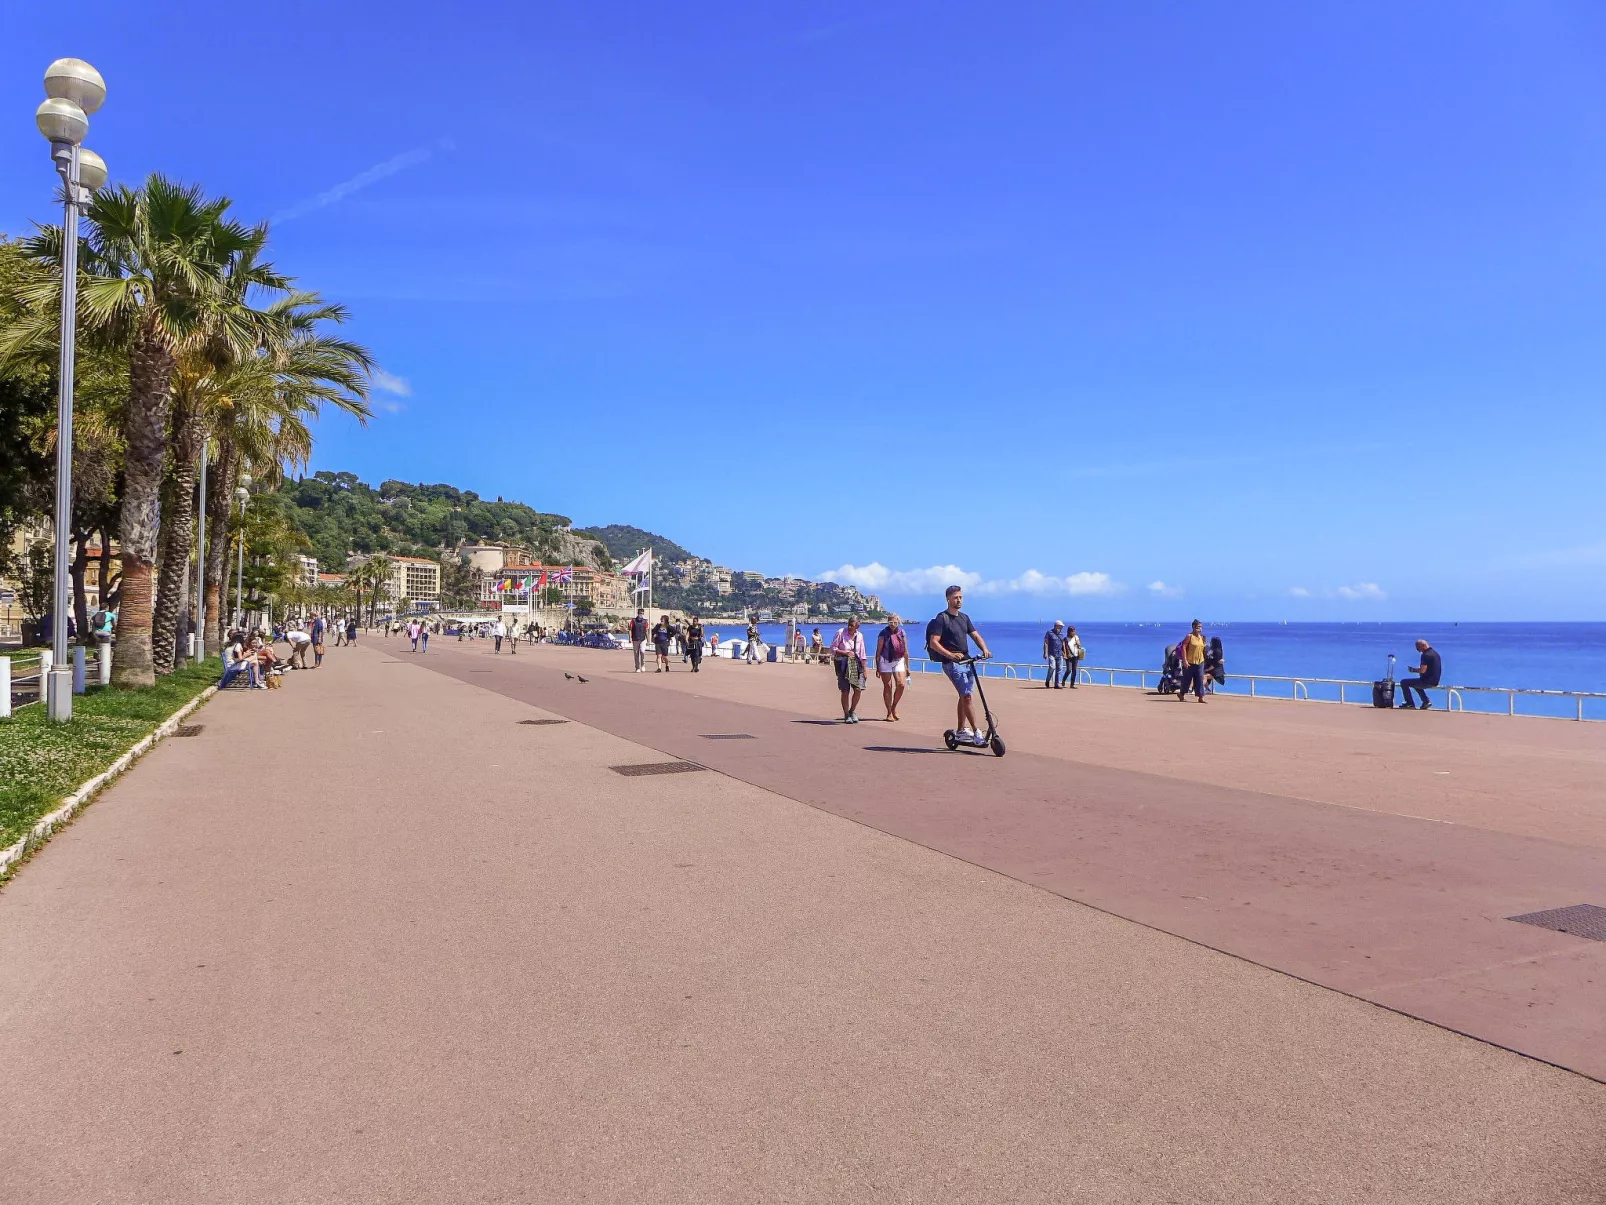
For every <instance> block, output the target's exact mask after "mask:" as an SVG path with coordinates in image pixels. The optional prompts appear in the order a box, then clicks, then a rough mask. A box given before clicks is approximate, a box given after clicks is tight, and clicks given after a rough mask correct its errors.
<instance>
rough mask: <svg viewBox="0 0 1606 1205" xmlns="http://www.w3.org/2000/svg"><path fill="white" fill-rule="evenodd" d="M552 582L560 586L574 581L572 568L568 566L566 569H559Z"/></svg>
mask: <svg viewBox="0 0 1606 1205" xmlns="http://www.w3.org/2000/svg"><path fill="white" fill-rule="evenodd" d="M553 580H554V581H556V582H558V583H559V584H560V585H562V584H564V583H567V582H572V581H573V580H574V568H573V567H572V566H570V567H568V568H564V569H559V570H558V571H557V573H556V574H555V575H554V578H553Z"/></svg>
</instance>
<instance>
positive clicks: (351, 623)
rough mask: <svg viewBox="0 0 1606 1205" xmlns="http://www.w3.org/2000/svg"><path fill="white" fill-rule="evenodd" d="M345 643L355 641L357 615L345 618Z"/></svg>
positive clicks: (354, 642) (353, 642)
mask: <svg viewBox="0 0 1606 1205" xmlns="http://www.w3.org/2000/svg"><path fill="white" fill-rule="evenodd" d="M346 643H347V644H356V643H357V617H356V616H355V615H353V616H352V617H351V618H350V619H348V620H346Z"/></svg>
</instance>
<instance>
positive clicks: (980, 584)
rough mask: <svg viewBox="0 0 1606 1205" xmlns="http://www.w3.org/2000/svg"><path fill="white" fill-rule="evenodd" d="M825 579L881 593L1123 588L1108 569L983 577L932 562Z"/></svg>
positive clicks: (839, 571) (862, 568) (874, 566)
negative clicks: (953, 588) (1055, 574)
mask: <svg viewBox="0 0 1606 1205" xmlns="http://www.w3.org/2000/svg"><path fill="white" fill-rule="evenodd" d="M820 577H821V578H822V579H823V580H825V581H832V582H840V583H842V584H843V585H846V586H857V587H858V588H859V589H861V590H865V591H874V592H876V593H881V594H940V593H941V592H942V591H944V590H946V589H947V588H948V587H949V586H963V587H965V589H967V590H969V591H971V592H972V593H975V594H1034V595H1051V594H1071V595H1080V594H1119V593H1120V592H1121V591H1122V590H1124V589H1125V587H1124V586H1122V585H1121V584H1120V583H1119V582H1115V581H1112V580H1111V579H1110V575H1109V574H1108V573H1072V574H1070V575H1068V576H1066V577H1053V576H1050V575H1049V574H1046V573H1041V572H1039V571H1038V570H1036V569H1028V570H1026V572H1024V573H1022V574H1021V575H1020V576H1019V577H1013V578H995V579H993V580H990V581H989V580H985V579H983V577H982V575H981V574H979V573H972V572H970V571H969V570H967V569H961V568H960V567H959V566H958V565H932V566H930V567H929V568H926V569H888V568H887V567H886V566H885V565H883V564H882V563H881V562H880V561H871V562H870V563H869V564H868V565H839V566H838V567H837V568H835V569H827V570H825V571H824V572H822V573H821V574H820Z"/></svg>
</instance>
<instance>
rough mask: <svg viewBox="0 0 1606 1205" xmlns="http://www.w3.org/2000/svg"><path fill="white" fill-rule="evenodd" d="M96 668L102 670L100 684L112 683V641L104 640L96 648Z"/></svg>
mask: <svg viewBox="0 0 1606 1205" xmlns="http://www.w3.org/2000/svg"><path fill="white" fill-rule="evenodd" d="M95 668H96V669H98V670H99V671H100V684H101V685H102V686H110V685H111V684H112V642H111V641H110V640H102V641H101V642H100V644H99V645H98V646H97V647H96V649H95Z"/></svg>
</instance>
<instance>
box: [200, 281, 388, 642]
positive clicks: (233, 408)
mask: <svg viewBox="0 0 1606 1205" xmlns="http://www.w3.org/2000/svg"><path fill="white" fill-rule="evenodd" d="M267 311H268V313H269V315H270V316H271V317H273V319H274V321H275V322H276V323H279V324H282V326H283V328H284V331H286V332H288V334H287V337H283V338H281V340H280V342H279V343H278V345H277V346H275V347H274V348H272V349H271V350H264V352H263V353H261V354H258V355H256V356H253V357H250V358H248V359H246V360H243V361H239V362H237V363H235V364H234V365H233V366H232V367H231V368H230V370H229V372H228V374H227V379H226V381H225V382H224V383H223V384H222V386H221V387H220V388H219V390H218V392H217V395H216V402H217V404H216V405H215V406H214V407H213V408H212V413H211V422H212V429H213V433H214V437H215V439H216V442H217V447H218V451H217V458H216V460H215V461H214V462H213V468H212V471H211V472H210V473H209V475H208V479H207V513H208V516H209V519H210V523H211V527H212V530H211V531H209V532H208V533H207V541H208V543H207V549H208V556H207V564H206V588H207V600H208V601H207V614H208V615H211V616H213V617H214V620H215V623H216V625H217V626H216V628H215V629H214V631H215V636H214V639H215V641H216V642H218V643H221V641H222V639H223V631H224V618H223V614H222V609H221V608H220V607H219V605H218V601H219V597H218V596H219V590H220V586H221V584H222V583H223V582H224V579H225V578H226V576H227V570H226V567H225V564H224V554H225V549H226V548H227V541H228V531H229V516H230V514H231V511H230V507H231V506H233V499H234V489H235V483H236V482H237V481H238V480H239V477H240V474H241V473H242V472H245V471H247V470H249V471H250V472H251V473H253V474H255V476H256V478H257V480H259V481H262V482H264V483H266V484H268V485H277V484H279V483H281V482H282V481H283V480H284V475H285V471H286V470H287V469H294V468H300V467H304V466H305V465H306V463H307V460H308V458H309V457H310V456H311V454H312V432H311V430H310V429H309V428H308V427H307V422H306V420H307V417H308V416H309V415H315V414H317V413H319V412H320V411H321V410H322V408H323V407H324V406H325V405H333V406H335V407H336V408H338V409H340V410H344V411H345V412H346V413H348V414H351V415H353V416H355V417H356V418H357V420H358V421H359V422H366V421H367V420H368V418H369V417H370V416H371V414H372V412H371V411H370V410H369V409H368V405H367V403H366V401H365V399H366V397H367V393H368V373H369V372H370V371H371V370H372V368H373V357H372V356H370V355H369V353H368V351H367V349H366V348H364V347H362V346H360V345H359V344H356V343H352V342H350V341H348V340H344V339H337V338H334V337H333V336H331V335H328V334H326V333H324V329H325V326H326V324H328V323H339V322H344V321H345V320H346V317H347V314H346V310H345V308H344V307H342V306H338V305H332V304H329V303H327V302H325V301H323V299H322V298H320V297H318V296H317V295H316V294H314V293H306V292H299V291H298V292H293V293H290V294H288V295H286V296H285V297H282V298H280V299H278V300H277V301H275V302H274V303H273V304H272V305H270V306H269V307H267Z"/></svg>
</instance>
